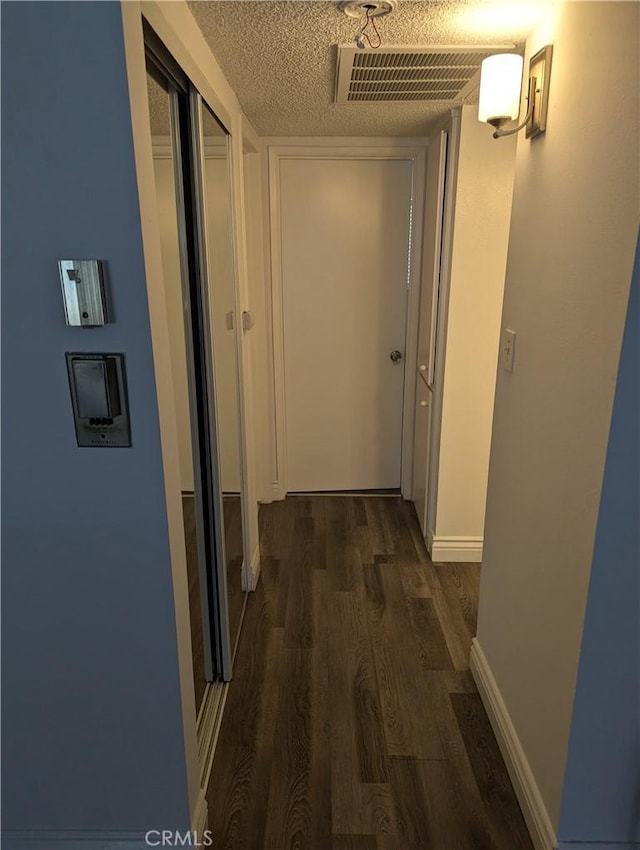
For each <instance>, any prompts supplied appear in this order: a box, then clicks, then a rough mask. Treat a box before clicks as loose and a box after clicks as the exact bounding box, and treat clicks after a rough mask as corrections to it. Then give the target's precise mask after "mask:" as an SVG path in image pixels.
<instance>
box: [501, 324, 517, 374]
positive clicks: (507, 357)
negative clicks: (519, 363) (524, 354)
mask: <svg viewBox="0 0 640 850" xmlns="http://www.w3.org/2000/svg"><path fill="white" fill-rule="evenodd" d="M500 349H501V350H500V358H501V360H502V368H503V369H506V370H507V372H513V365H514V361H515V356H516V332H515V331H512V330H510V329H509V328H505V330H504V331H503V333H502V343H501V346H500Z"/></svg>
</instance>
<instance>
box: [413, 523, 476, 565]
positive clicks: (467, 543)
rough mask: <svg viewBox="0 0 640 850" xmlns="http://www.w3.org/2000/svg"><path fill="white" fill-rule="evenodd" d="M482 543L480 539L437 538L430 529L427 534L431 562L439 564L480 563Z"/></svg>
mask: <svg viewBox="0 0 640 850" xmlns="http://www.w3.org/2000/svg"><path fill="white" fill-rule="evenodd" d="M483 543H484V540H483V538H482V537H438V536H436V535H435V534H434V533H433V531H431V529H430V530H429V532H428V534H427V549H428V550H429V554H430V555H431V560H432V561H436V562H439V563H443V562H444V563H448V562H450V561H458V562H462V563H480V561H481V560H482V546H483Z"/></svg>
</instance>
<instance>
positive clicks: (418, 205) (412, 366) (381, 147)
mask: <svg viewBox="0 0 640 850" xmlns="http://www.w3.org/2000/svg"><path fill="white" fill-rule="evenodd" d="M274 142H275V140H274ZM267 145H268V146H267V155H268V179H269V223H270V227H269V233H270V248H271V320H272V340H273V388H274V413H275V423H274V425H275V446H274V452H275V471H276V477H275V480H274V481H273V482H272V489H273V498H274V499H284V498H285V496H286V495H287V490H288V486H287V431H286V420H285V378H284V314H283V294H282V233H281V221H282V219H281V205H280V179H279V178H280V163H281V161H283V160H287V159H325V160H327V159H336V160H347V159H357V160H404V161H409V162H411V164H412V180H411V218H410V222H411V234H410V237H411V238H410V241H409V258H408V260H409V268H408V281H407V284H408V291H407V307H406V309H407V314H406V331H405V357H404V399H403V411H402V462H401V484H400V487H401V492H402V495H403V496H404V497H405V498H407V499H408V498H410V497H411V477H412V466H413V410H414V396H415V385H416V361H417V352H418V308H419V300H420V280H421V254H422V232H423V216H424V194H425V171H426V152H427V142H426V140H424V139H406V140H402V139H362V138H353V139H347V138H339V139H331V138H321V139H311V138H310V139H295V140H293V139H292V140H290V141H289V144H287V143H285V140H280V139H279V140H277V143H275V144H273V143H272V144H269V143H268V142H267Z"/></svg>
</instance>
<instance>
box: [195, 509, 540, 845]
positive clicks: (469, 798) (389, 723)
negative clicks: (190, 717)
mask: <svg viewBox="0 0 640 850" xmlns="http://www.w3.org/2000/svg"><path fill="white" fill-rule="evenodd" d="M260 520H261V550H262V580H261V581H260V583H259V585H258V589H257V590H256V591H255V593H253V594H250V596H249V600H248V603H247V610H246V614H245V623H244V626H243V631H242V635H241V639H240V645H239V648H238V654H237V657H236V664H235V675H234V680H233V682H232V683H231V685H230V688H229V693H228V699H227V704H226V708H225V713H224V718H223V721H222V727H221V730H220V736H219V741H218V746H217V750H216V755H215V760H214V765H213V771H212V775H211V780H210V785H209V791H208V803H209V822H210V823H209V825H210V827H211V829H212V831H213V846H214V847H216V848H228V849H229V850H230V848H237V850H263V848H264V850H289V848H291V850H293V848H296V849H297V850H347V848H355V849H356V850H531V848H532V845H531V842H530V839H529V837H528V833H527V830H526V828H525V825H524V821H523V818H522V815H521V812H520V809H519V808H518V804H517V801H516V799H515V796H514V793H513V789H512V787H511V784H510V781H509V778H508V775H507V772H506V769H505V766H504V763H503V761H502V758H501V756H500V752H499V750H498V746H497V744H496V741H495V738H494V736H493V732H492V730H491V727H490V725H489V722H488V719H487V716H486V714H485V711H484V708H483V706H482V703H481V701H480V698H479V696H478V693H477V690H476V688H475V685H474V682H473V679H472V677H471V675H470V673H469V671H468V655H469V647H470V642H471V638H472V636H473V634H474V631H475V618H476V607H477V598H478V585H479V566H478V565H477V564H476V565H474V564H447V565H444V566H438V565H436V566H434V565H433V564H431V562H430V560H429V558H428V555H427V553H426V550H425V548H424V545H423V542H422V538H421V535H420V530H419V528H418V524H417V520H416V517H415V513H414V511H413V507H412V505H410V504H409V503H405V502H403V501H402V500H401V499H400V498H379V497H368V496H367V497H357V496H348V497H347V496H345V497H341V496H314V497H289V498H287V499H286V501H284V502H275V503H274V504H272V505H268V506H263V507H262V508H261V516H260Z"/></svg>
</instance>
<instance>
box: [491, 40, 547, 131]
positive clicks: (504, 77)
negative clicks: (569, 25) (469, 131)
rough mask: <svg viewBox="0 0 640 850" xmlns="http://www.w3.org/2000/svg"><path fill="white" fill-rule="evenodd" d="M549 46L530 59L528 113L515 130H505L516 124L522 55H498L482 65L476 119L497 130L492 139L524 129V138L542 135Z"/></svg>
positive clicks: (544, 127)
mask: <svg viewBox="0 0 640 850" xmlns="http://www.w3.org/2000/svg"><path fill="white" fill-rule="evenodd" d="M552 49H553V48H552V46H551V45H550V44H548V45H547V46H546V47H543V48H542V50H539V51H538V52H537V53H536V55H535V56H532V57H531V59H530V60H529V90H528V94H527V114H526V115H525V117H524V119H523V120H522V121H521V123H520V124H517V125H516V126H515V127H505V126H504V125H505V124H508V123H509V121H516V120H517V118H518V115H519V113H520V87H521V84H522V65H523V60H522V56H518V55H517V54H515V53H499V54H497V55H496V56H489V57H488V58H487V59H485V60H484V61H483V62H482V69H481V72H480V101H479V104H478V120H479V121H484V122H486V123H487V124H491V125H492V126H493V127H495V128H496V130H495V132H494V134H493V138H494V139H499V138H500V136H511V135H513V133H517V132H518V131H519V130H522V128H523V127H526V128H527V131H526V133H525V135H526V137H527V139H532V138H534V137H535V136H539V135H540V133H544V131H545V130H546V129H547V107H548V104H549V74H550V71H551V53H552Z"/></svg>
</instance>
